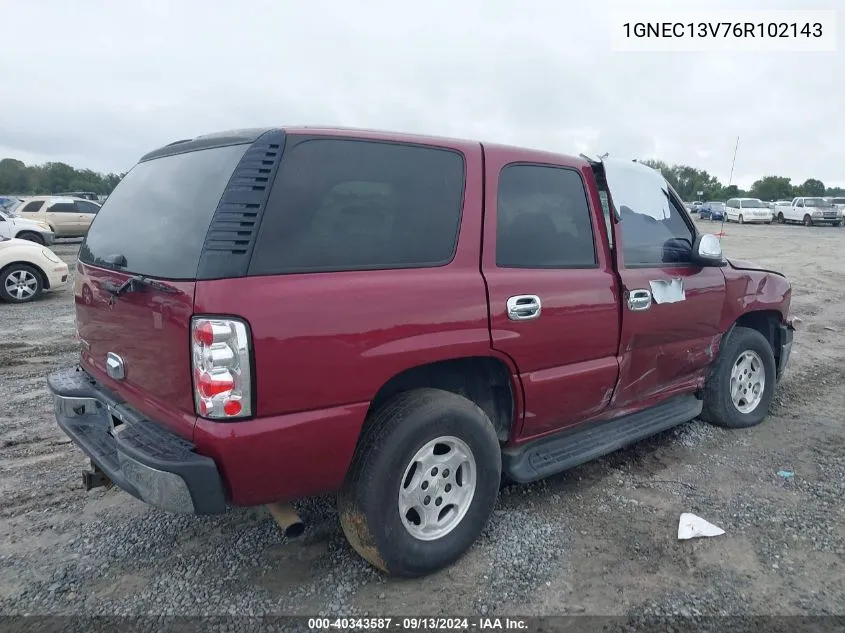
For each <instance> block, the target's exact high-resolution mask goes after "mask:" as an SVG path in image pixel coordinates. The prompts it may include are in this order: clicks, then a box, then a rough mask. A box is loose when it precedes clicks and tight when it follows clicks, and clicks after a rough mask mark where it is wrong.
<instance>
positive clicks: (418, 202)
mask: <svg viewBox="0 0 845 633" xmlns="http://www.w3.org/2000/svg"><path fill="white" fill-rule="evenodd" d="M290 141H291V139H290V138H289V141H288V142H289V144H288V147H287V148H286V149H285V153H284V157H283V159H282V164H281V166H280V168H279V172H278V175H277V176H276V182H275V184H274V186H273V191H272V193H271V194H270V200H269V202H268V205H267V209H266V211H265V214H264V219H263V221H262V224H261V230H260V233H259V236H258V240H257V242H256V247H255V252H254V254H253V258H252V262H251V264H250V270H249V274H250V275H272V274H282V273H305V272H328V271H345V270H377V269H392V268H421V267H430V266H441V265H444V264H447V263H448V262H449V261H451V259H452V257H453V255H454V251H455V246H456V243H457V237H458V229H459V226H460V216H461V207H462V205H463V192H464V161H463V157H462V155H461V154H459V153H457V152H454V151H451V150H446V149H436V148H431V147H424V146H418V145H405V144H398V143H384V142H376V141H361V140H341V139H305V140H301V141H300V142H299V143H298V144H295V145H291V144H290Z"/></svg>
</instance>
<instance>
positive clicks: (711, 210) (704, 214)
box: [698, 202, 725, 221]
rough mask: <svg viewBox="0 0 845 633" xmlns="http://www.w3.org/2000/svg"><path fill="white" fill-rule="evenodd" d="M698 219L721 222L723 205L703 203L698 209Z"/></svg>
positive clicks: (723, 214) (723, 213)
mask: <svg viewBox="0 0 845 633" xmlns="http://www.w3.org/2000/svg"><path fill="white" fill-rule="evenodd" d="M698 217H699V218H700V219H702V220H713V221H716V220H723V219H724V218H725V203H724V202H705V203H704V204H702V205H701V207H699V209H698Z"/></svg>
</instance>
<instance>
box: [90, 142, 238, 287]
mask: <svg viewBox="0 0 845 633" xmlns="http://www.w3.org/2000/svg"><path fill="white" fill-rule="evenodd" d="M247 147H248V145H230V146H226V147H216V148H211V149H204V150H196V151H193V152H186V153H184V154H175V155H173V156H165V157H162V158H156V159H154V160H149V161H145V162H142V163H139V164H138V165H136V166H135V167H134V168H133V169H132V170H131V171H130V172H129V173H128V174H126V176H125V177H124V178H123V180H121V181H120V184H118V185H117V187H116V188H115V190H114V192H113V193H112V194H111V195H110V196H109V197H108V200H106V202H105V204H103V206H102V208H101V209H100V210H99V212H98V213H97V214H96V216H95V219H94V221H93V222H92V223H91V228H90V229H89V231H88V236H87V237H86V238H85V242H84V243H83V244H82V248H81V249H80V251H79V259H80V261H82V262H84V263H86V264H94V265H96V266H102V267H105V268H115V267H118V268H119V269H120V270H122V271H123V272H127V273H135V274H140V275H145V276H149V277H159V278H165V279H195V278H196V273H197V267H198V266H199V260H200V256H201V253H202V247H203V244H204V243H205V236H206V233H207V232H208V226H209V224H210V223H211V218H212V216H213V215H214V211H215V210H216V209H217V204H218V202H219V201H220V197H221V196H222V195H223V190H224V189H225V188H226V184H227V183H228V182H229V178H230V176H231V175H232V172H233V171H234V170H235V167H237V165H238V162H239V161H240V160H241V157H242V156H243V155H244V152H246V149H247ZM92 206H94V205H92ZM115 261H123V262H125V263H123V264H120V265H116V264H115V263H114V262H115Z"/></svg>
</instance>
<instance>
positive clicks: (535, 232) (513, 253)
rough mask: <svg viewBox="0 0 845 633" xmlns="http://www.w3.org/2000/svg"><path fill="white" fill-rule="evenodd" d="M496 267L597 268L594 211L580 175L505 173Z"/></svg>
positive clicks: (521, 168) (534, 170) (531, 169)
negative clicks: (592, 214) (588, 201)
mask: <svg viewBox="0 0 845 633" xmlns="http://www.w3.org/2000/svg"><path fill="white" fill-rule="evenodd" d="M496 265H497V266H499V267H500V268H593V267H595V266H596V247H595V241H594V238H593V226H592V222H591V220H590V208H589V206H588V205H587V193H586V191H585V189H584V182H583V180H582V179H581V175H580V174H579V173H578V172H577V171H575V170H574V169H564V168H559V167H549V166H545V165H522V164H513V165H507V166H506V167H505V168H504V169H502V171H501V173H500V175H499V193H498V206H497V212H496Z"/></svg>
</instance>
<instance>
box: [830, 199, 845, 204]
mask: <svg viewBox="0 0 845 633" xmlns="http://www.w3.org/2000/svg"><path fill="white" fill-rule="evenodd" d="M831 202H833V204H845V198H834V199H833V200H831Z"/></svg>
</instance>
